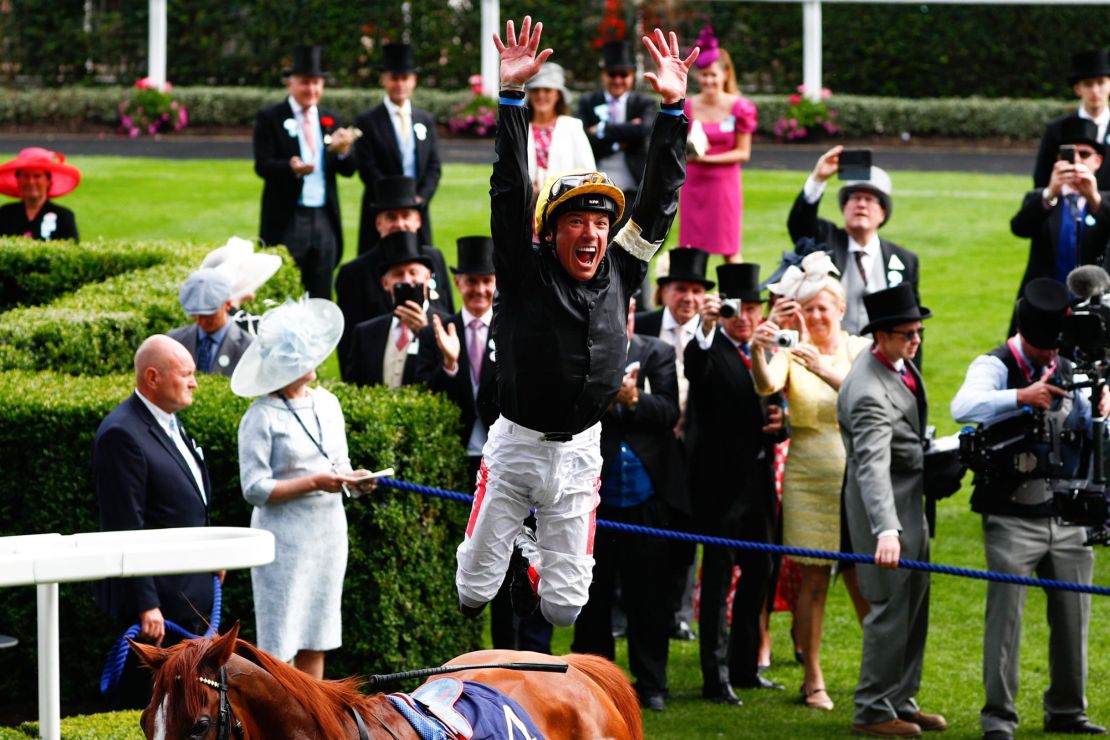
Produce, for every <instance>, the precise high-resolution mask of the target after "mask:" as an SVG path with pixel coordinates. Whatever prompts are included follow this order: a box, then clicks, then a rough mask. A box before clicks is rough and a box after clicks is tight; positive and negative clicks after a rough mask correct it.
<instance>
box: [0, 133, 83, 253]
mask: <svg viewBox="0 0 1110 740" xmlns="http://www.w3.org/2000/svg"><path fill="white" fill-rule="evenodd" d="M79 182H81V172H80V171H79V170H78V169H77V168H76V167H74V166H72V165H68V164H65V157H64V156H62V155H61V154H59V153H58V152H52V151H50V150H49V149H42V148H40V147H29V148H27V149H24V150H23V151H21V152H20V153H19V156H18V157H16V158H15V159H13V160H12V161H10V162H5V163H4V164H3V165H0V193H3V194H4V195H10V196H12V197H13V198H19V199H20V201H22V202H20V203H9V204H8V205H6V206H0V236H25V237H28V238H31V239H39V240H42V241H46V240H49V239H72V240H73V241H77V220H76V219H75V218H74V216H73V211H71V210H69V209H68V208H65V207H64V206H60V205H57V204H56V203H52V202H51V201H50V199H51V198H57V197H59V196H62V195H65V194H66V193H68V192H70V191H71V190H73V189H74V188H76V187H77V183H79Z"/></svg>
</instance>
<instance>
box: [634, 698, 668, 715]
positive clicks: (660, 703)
mask: <svg viewBox="0 0 1110 740" xmlns="http://www.w3.org/2000/svg"><path fill="white" fill-rule="evenodd" d="M640 706H641V707H643V708H644V709H650V710H652V711H653V712H662V711H665V710H666V708H667V702H666V700H665V699H664V698H663V695H662V694H641V695H640Z"/></svg>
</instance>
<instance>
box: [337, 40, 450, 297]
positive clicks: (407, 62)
mask: <svg viewBox="0 0 1110 740" xmlns="http://www.w3.org/2000/svg"><path fill="white" fill-rule="evenodd" d="M416 73H417V69H416V51H415V49H413V47H412V45H411V44H386V45H385V46H384V47H383V48H382V74H381V77H380V78H379V79H380V81H381V85H382V88H384V89H385V99H384V100H382V102H381V103H379V104H378V105H376V106H374V107H373V108H370V109H369V110H366V111H363V112H362V113H360V114H358V117H357V118H356V119H355V125H356V126H358V128H360V129H361V130H362V131H364V132H366V136H364V137H362V138H361V139H359V141H358V143H357V144H356V145H355V150H356V152H357V154H358V174H359V177H361V178H362V183H363V185H365V186H366V189H365V190H364V191H363V193H362V217H361V218H360V219H359V224H358V253H359V254H363V253H364V252H366V251H367V250H368V249H370V247H371V246H373V245H374V244H376V243H377V242H378V240H379V239H380V229H377V228H376V227H375V220H376V215H377V213H378V210H379V209H378V208H376V207H375V205H376V204H377V202H378V201H379V200H380V198H381V194H382V193H383V192H385V191H383V190H382V189H381V188H379V187H378V181H379V180H380V179H381V178H383V177H388V176H390V175H404V176H405V177H411V178H412V179H413V180H415V181H416V203H417V207H418V208H419V210H420V215H421V217H422V218H421V224H420V243H421V244H431V243H432V222H431V218H430V214H429V211H428V204H429V203H430V202H431V200H432V197H433V196H434V195H435V194H436V188H437V187H439V177H440V174H441V166H440V161H439V145H438V143H437V140H436V119H435V116H433V115H432V114H431V113H429V112H428V111H424V110H419V109H417V108H413V107H412V102H411V100H410V99H411V98H412V93H413V91H414V90H415V89H416ZM443 287H444V288H445V289H446V288H447V283H444V284H443Z"/></svg>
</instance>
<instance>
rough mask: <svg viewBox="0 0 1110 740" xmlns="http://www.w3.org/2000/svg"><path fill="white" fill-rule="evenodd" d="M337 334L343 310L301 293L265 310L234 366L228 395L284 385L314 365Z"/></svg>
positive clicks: (251, 393) (260, 392)
mask: <svg viewBox="0 0 1110 740" xmlns="http://www.w3.org/2000/svg"><path fill="white" fill-rule="evenodd" d="M342 334H343V313H342V312H341V311H340V310H339V306H337V305H335V304H334V303H332V302H331V301H329V300H325V299H323V298H308V297H307V296H306V297H304V298H301V299H300V300H299V301H292V300H287V301H286V302H285V303H283V304H281V305H280V306H278V307H277V308H272V309H270V310H269V311H267V312H266V313H265V314H264V315H263V316H262V320H261V321H260V322H259V324H258V336H257V337H255V340H254V341H253V342H251V344H250V346H249V347H247V350H246V352H244V353H243V356H242V358H241V359H240V360H239V364H238V365H236V366H235V372H234V373H232V375H231V391H232V393H234V394H235V395H237V396H242V397H244V398H255V397H257V396H264V395H266V394H267V393H273V392H274V391H276V390H279V389H281V388H284V387H285V386H287V385H289V384H290V383H292V382H293V381H294V380H296V379H297V378H299V377H301V376H302V375H304V374H305V373H307V372H308V371H309V370H313V369H315V368H316V367H319V365H320V363H322V362H323V361H324V360H325V359H327V356H328V355H330V354H331V351H332V350H333V349H335V347H336V345H338V344H339V337H340V336H341V335H342Z"/></svg>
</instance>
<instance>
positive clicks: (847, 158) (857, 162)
mask: <svg viewBox="0 0 1110 740" xmlns="http://www.w3.org/2000/svg"><path fill="white" fill-rule="evenodd" d="M839 168H840V169H839V172H837V177H838V178H840V179H841V180H870V179H871V150H870V149H845V150H844V151H842V152H841V153H840V165H839Z"/></svg>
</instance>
